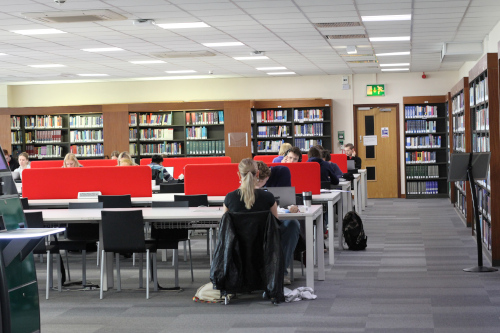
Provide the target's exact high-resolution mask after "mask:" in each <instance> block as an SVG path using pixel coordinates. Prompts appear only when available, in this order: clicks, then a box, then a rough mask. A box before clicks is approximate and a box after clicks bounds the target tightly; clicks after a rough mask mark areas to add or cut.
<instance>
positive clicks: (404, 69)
mask: <svg viewBox="0 0 500 333" xmlns="http://www.w3.org/2000/svg"><path fill="white" fill-rule="evenodd" d="M409 70H410V69H409V68H382V69H381V71H382V72H396V71H409Z"/></svg>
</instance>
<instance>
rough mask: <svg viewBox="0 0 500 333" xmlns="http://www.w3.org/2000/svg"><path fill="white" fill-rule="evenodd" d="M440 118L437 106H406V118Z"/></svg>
mask: <svg viewBox="0 0 500 333" xmlns="http://www.w3.org/2000/svg"><path fill="white" fill-rule="evenodd" d="M437 116H438V107H437V106H435V105H426V106H418V105H407V106H405V118H406V119H411V118H436V117H437Z"/></svg>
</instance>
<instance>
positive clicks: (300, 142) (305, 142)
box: [295, 139, 323, 151]
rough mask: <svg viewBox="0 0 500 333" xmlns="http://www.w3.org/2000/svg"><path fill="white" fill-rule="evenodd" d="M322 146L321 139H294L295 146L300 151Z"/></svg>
mask: <svg viewBox="0 0 500 333" xmlns="http://www.w3.org/2000/svg"><path fill="white" fill-rule="evenodd" d="M316 145H320V146H322V145H323V140H321V139H295V146H296V147H299V148H300V150H302V151H308V150H309V148H311V147H313V146H316Z"/></svg>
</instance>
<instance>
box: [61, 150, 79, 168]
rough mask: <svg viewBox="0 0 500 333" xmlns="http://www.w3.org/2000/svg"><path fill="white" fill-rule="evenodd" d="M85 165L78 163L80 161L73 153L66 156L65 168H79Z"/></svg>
mask: <svg viewBox="0 0 500 333" xmlns="http://www.w3.org/2000/svg"><path fill="white" fill-rule="evenodd" d="M82 166H83V165H81V164H80V162H78V159H77V158H76V156H75V154H73V153H67V154H66V156H64V162H63V166H62V167H63V168H79V167H82Z"/></svg>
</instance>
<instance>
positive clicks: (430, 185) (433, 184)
mask: <svg viewBox="0 0 500 333" xmlns="http://www.w3.org/2000/svg"><path fill="white" fill-rule="evenodd" d="M406 193H407V194H438V193H439V187H438V181H435V180H429V181H426V182H407V183H406Z"/></svg>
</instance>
